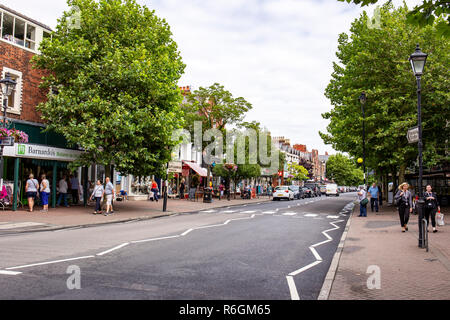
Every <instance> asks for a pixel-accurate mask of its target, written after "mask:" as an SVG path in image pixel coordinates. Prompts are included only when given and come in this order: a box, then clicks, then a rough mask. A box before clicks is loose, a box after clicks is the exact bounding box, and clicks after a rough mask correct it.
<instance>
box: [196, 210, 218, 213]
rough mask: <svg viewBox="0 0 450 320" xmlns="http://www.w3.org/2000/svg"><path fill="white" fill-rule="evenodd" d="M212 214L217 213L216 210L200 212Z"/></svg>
mask: <svg viewBox="0 0 450 320" xmlns="http://www.w3.org/2000/svg"><path fill="white" fill-rule="evenodd" d="M213 212H217V210H207V211H200V213H213Z"/></svg>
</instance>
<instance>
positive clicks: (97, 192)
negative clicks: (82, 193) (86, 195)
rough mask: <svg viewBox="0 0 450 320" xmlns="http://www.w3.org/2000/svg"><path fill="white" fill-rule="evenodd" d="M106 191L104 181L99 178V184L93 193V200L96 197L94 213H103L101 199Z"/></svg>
mask: <svg viewBox="0 0 450 320" xmlns="http://www.w3.org/2000/svg"><path fill="white" fill-rule="evenodd" d="M104 192H105V189H104V188H103V185H102V182H101V181H100V180H97V184H96V185H95V187H94V190H93V191H92V194H91V201H92V199H93V198H95V211H94V213H93V214H101V213H102V205H101V201H102V198H103V194H104Z"/></svg>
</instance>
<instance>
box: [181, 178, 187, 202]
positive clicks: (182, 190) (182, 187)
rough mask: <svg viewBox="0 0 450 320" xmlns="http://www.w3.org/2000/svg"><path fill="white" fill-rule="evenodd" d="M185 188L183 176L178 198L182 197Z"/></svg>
mask: <svg viewBox="0 0 450 320" xmlns="http://www.w3.org/2000/svg"><path fill="white" fill-rule="evenodd" d="M185 189H186V183H185V182H184V178H183V179H181V184H180V200H183V199H184V190H185Z"/></svg>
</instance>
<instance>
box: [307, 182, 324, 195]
mask: <svg viewBox="0 0 450 320" xmlns="http://www.w3.org/2000/svg"><path fill="white" fill-rule="evenodd" d="M305 187H307V188H309V189H311V190H312V192H313V195H314V197H320V196H321V195H322V193H321V192H320V185H319V184H318V183H316V182H306V183H305Z"/></svg>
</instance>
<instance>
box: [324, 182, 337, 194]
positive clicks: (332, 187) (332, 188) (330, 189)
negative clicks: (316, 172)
mask: <svg viewBox="0 0 450 320" xmlns="http://www.w3.org/2000/svg"><path fill="white" fill-rule="evenodd" d="M325 194H326V196H327V197H328V196H335V197H339V191H338V186H337V184H334V183H329V184H327V191H326V193H325Z"/></svg>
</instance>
